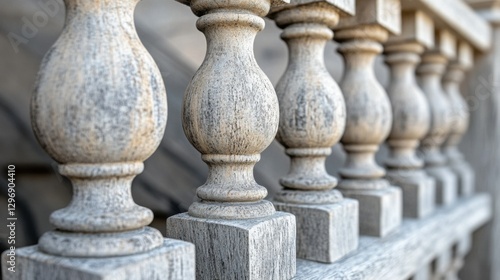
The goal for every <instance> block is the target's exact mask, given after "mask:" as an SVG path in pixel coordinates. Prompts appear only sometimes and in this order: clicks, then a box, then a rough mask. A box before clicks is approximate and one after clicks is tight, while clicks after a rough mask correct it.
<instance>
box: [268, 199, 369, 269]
mask: <svg viewBox="0 0 500 280" xmlns="http://www.w3.org/2000/svg"><path fill="white" fill-rule="evenodd" d="M274 206H275V207H276V210H278V211H283V212H288V213H291V214H294V215H295V218H296V219H297V258H301V259H307V260H312V261H319V262H325V263H332V262H334V261H336V260H338V259H340V258H342V257H343V256H345V255H346V254H348V253H350V252H352V251H354V250H356V248H357V247H358V231H359V226H358V201H356V200H353V199H346V198H344V199H341V201H339V202H336V203H330V204H293V203H283V202H274Z"/></svg>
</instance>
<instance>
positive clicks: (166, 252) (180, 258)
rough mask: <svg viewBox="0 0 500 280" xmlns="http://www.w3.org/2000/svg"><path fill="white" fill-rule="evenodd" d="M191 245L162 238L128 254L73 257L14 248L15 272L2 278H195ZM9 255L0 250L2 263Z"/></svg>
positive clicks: (9, 272) (125, 279) (77, 279)
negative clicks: (144, 249) (148, 247)
mask: <svg viewBox="0 0 500 280" xmlns="http://www.w3.org/2000/svg"><path fill="white" fill-rule="evenodd" d="M194 255H195V253H194V245H193V244H190V243H187V242H183V241H179V240H172V239H165V240H164V243H163V245H162V246H161V247H159V248H157V249H154V250H151V251H148V252H145V253H141V254H134V255H129V256H120V257H106V258H74V257H59V256H54V255H48V254H46V253H44V252H42V251H40V249H39V247H38V246H31V247H24V248H21V249H18V250H16V266H15V272H11V271H8V270H6V269H5V267H4V269H3V270H2V276H3V279H4V280H32V279H37V280H68V279H74V280H115V279H120V280H140V279H142V280H160V279H171V280H173V279H178V280H184V279H195V269H194V267H195V263H194V261H195V256H194ZM8 258H9V256H7V255H6V252H5V253H3V254H2V263H6V262H7V260H8Z"/></svg>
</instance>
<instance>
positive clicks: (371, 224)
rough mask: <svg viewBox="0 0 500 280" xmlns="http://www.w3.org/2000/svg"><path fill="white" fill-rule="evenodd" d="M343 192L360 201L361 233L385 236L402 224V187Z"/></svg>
mask: <svg viewBox="0 0 500 280" xmlns="http://www.w3.org/2000/svg"><path fill="white" fill-rule="evenodd" d="M341 192H342V194H343V195H344V196H345V197H349V198H353V199H357V200H358V201H359V232H360V234H362V235H370V236H376V237H384V236H386V235H387V234H389V233H391V232H392V231H393V230H395V229H397V228H398V227H399V225H400V224H401V220H402V216H403V209H402V208H403V205H402V200H403V197H402V191H401V189H400V188H398V187H393V186H389V187H385V188H382V189H373V190H367V189H342V190H341Z"/></svg>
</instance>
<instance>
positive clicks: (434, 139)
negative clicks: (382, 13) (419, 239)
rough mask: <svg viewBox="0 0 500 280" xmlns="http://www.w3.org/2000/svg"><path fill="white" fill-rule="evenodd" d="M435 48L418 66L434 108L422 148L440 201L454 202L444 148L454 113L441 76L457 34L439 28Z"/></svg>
mask: <svg viewBox="0 0 500 280" xmlns="http://www.w3.org/2000/svg"><path fill="white" fill-rule="evenodd" d="M435 34H436V36H435V48H434V49H432V50H428V51H426V52H424V54H423V55H422V62H421V64H420V66H419V67H418V68H417V75H418V77H419V82H420V87H421V88H422V90H423V92H424V93H425V95H426V97H427V101H428V103H429V106H430V109H431V127H430V129H429V132H428V133H427V135H426V136H425V138H424V139H423V140H422V143H421V150H422V152H423V158H424V162H425V170H426V172H427V173H428V174H429V175H430V176H432V177H434V179H435V180H436V203H437V204H439V205H450V204H452V203H453V202H454V201H455V200H456V196H457V180H456V176H455V175H454V174H453V172H452V171H451V170H450V168H449V167H448V166H446V158H445V157H444V155H443V154H442V153H441V150H440V147H441V145H442V144H443V142H444V140H445V139H446V136H447V135H448V133H449V131H450V125H451V114H450V112H451V111H450V107H449V102H448V98H447V97H446V95H445V93H444V90H443V88H442V86H441V78H442V76H443V74H444V72H445V69H446V65H447V63H448V60H450V59H453V58H454V57H455V55H456V51H455V46H456V41H455V37H454V36H453V35H452V34H451V33H449V32H448V31H446V30H438V31H436V33H435Z"/></svg>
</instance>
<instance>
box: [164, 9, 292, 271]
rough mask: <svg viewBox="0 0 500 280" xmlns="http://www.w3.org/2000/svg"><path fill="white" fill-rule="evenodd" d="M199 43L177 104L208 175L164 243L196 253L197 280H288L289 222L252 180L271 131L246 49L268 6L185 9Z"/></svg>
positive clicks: (261, 82) (272, 114)
mask: <svg viewBox="0 0 500 280" xmlns="http://www.w3.org/2000/svg"><path fill="white" fill-rule="evenodd" d="M186 4H189V5H190V6H191V9H192V11H193V12H194V13H195V14H196V15H198V16H200V18H199V19H198V21H197V24H196V25H197V27H198V29H199V30H200V31H202V32H203V33H204V34H205V37H206V39H207V54H206V56H205V60H204V61H203V64H202V65H201V67H200V68H199V69H198V71H197V72H196V74H195V76H194V77H193V79H192V81H191V83H190V84H189V86H188V88H187V90H186V93H185V96H184V104H183V126H184V131H185V133H186V136H187V138H188V140H189V141H190V142H191V144H192V145H193V146H194V147H195V148H196V149H197V150H198V151H200V153H201V154H202V159H203V161H205V162H206V163H207V165H208V167H209V175H208V178H207V181H206V183H205V184H204V185H202V186H201V187H199V188H198V191H197V195H198V197H199V198H200V199H201V201H199V202H195V203H193V204H192V205H191V207H190V208H189V213H183V214H179V215H176V216H173V217H170V218H169V219H168V220H167V236H170V237H174V238H179V239H182V240H187V241H190V242H193V243H194V244H195V246H196V268H197V277H198V278H200V279H288V278H291V277H292V276H293V275H294V274H295V234H296V229H295V217H294V216H293V215H291V214H289V213H284V212H276V211H275V209H274V206H273V204H272V203H271V202H269V201H265V200H263V199H264V197H265V196H266V195H267V190H266V188H264V187H262V186H260V185H258V184H257V183H256V182H255V180H254V177H253V167H254V165H255V163H256V162H257V161H258V160H259V159H260V153H261V152H262V151H263V150H264V149H265V148H266V147H267V146H268V145H270V144H271V142H272V141H273V139H274V137H275V135H276V132H277V130H278V123H279V107H278V99H277V97H276V92H275V91H274V88H273V85H272V84H271V82H270V81H269V79H268V78H267V77H266V75H265V74H264V73H263V72H262V70H261V69H260V68H259V66H258V65H257V62H256V61H255V58H254V54H253V41H254V38H255V36H256V34H257V32H259V31H260V30H262V29H263V28H264V20H263V19H262V18H261V17H262V16H265V15H266V14H267V13H268V11H269V9H270V7H271V3H270V1H269V0H258V1H255V0H243V1H237V2H234V1H230V0H222V1H210V0H192V1H189V3H186Z"/></svg>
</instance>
